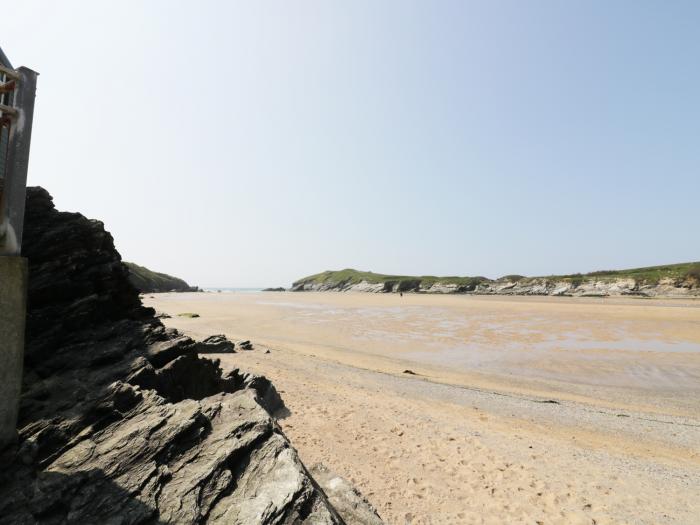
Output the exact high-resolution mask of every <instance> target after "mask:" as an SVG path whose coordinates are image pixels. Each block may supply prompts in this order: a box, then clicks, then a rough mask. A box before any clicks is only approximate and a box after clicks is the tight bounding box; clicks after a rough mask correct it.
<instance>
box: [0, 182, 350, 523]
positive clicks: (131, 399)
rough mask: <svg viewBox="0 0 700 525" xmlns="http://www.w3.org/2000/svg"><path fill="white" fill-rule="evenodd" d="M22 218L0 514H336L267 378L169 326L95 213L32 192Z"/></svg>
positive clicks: (189, 517)
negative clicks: (25, 261) (15, 358)
mask: <svg viewBox="0 0 700 525" xmlns="http://www.w3.org/2000/svg"><path fill="white" fill-rule="evenodd" d="M25 225H26V226H25V228H26V230H25V237H24V255H25V256H26V257H28V258H29V272H30V281H29V311H28V316H27V344H26V359H25V376H24V387H23V395H22V400H21V408H20V422H19V425H18V427H19V436H18V440H17V443H16V444H13V445H11V446H9V447H6V448H5V449H4V450H2V451H0V523H3V524H5V523H13V524H15V523H16V524H20V523H21V524H30V523H102V522H104V523H124V524H132V523H226V524H229V523H236V524H237V523H240V524H249V523H274V524H291V523H314V524H338V523H343V520H342V518H341V517H340V516H339V515H338V513H337V512H336V511H335V510H334V508H333V507H332V505H331V504H330V503H329V502H328V500H327V498H326V496H325V494H324V493H323V491H322V490H321V489H320V488H319V487H318V485H317V484H316V482H315V481H314V480H313V479H312V477H311V476H310V475H309V473H308V471H307V470H306V469H305V467H304V466H303V465H302V463H301V462H300V461H299V458H298V456H297V453H296V451H295V450H294V449H293V448H292V447H291V445H290V443H289V441H288V440H287V438H286V437H285V436H284V435H283V434H282V432H281V430H280V428H279V426H278V425H277V424H276V423H275V421H274V419H273V418H272V417H271V416H270V411H272V410H276V409H279V408H280V407H282V406H283V404H282V400H281V399H280V397H279V395H278V394H277V392H276V391H275V389H274V386H272V384H271V383H270V382H269V381H267V380H266V379H265V378H262V377H259V376H254V375H250V374H245V373H242V372H240V371H238V370H234V371H233V372H231V373H229V374H227V375H224V374H222V371H221V368H220V367H219V364H218V362H217V361H216V360H215V361H212V360H209V359H205V358H202V357H200V356H199V355H198V352H199V351H200V350H201V348H202V347H201V345H202V344H204V343H198V342H195V341H193V340H191V339H190V338H189V337H185V336H182V335H180V334H178V333H177V331H175V330H171V329H166V328H165V327H164V326H163V325H162V324H161V323H160V321H159V320H158V319H156V318H155V317H154V312H153V310H152V309H149V308H144V307H143V306H142V305H141V303H140V301H139V299H138V292H137V291H136V289H135V288H134V287H133V286H132V285H131V284H130V283H129V280H128V276H127V270H126V269H125V268H124V266H123V265H122V263H121V260H120V256H119V254H118V253H117V252H116V250H115V249H114V245H113V241H112V237H111V236H110V235H109V233H107V232H106V231H105V230H104V228H103V225H102V224H101V223H100V222H98V221H91V220H88V219H86V218H85V217H83V216H81V215H79V214H74V213H60V212H58V211H56V210H55V209H54V207H53V203H52V200H51V197H50V196H49V194H48V193H47V192H46V191H45V190H43V189H41V188H30V189H29V190H28V193H27V214H26V222H25ZM206 344H208V345H211V346H215V347H217V348H222V347H224V346H226V345H225V343H224V342H222V341H221V340H220V339H217V340H216V341H210V342H209V343H206ZM205 346H206V345H205Z"/></svg>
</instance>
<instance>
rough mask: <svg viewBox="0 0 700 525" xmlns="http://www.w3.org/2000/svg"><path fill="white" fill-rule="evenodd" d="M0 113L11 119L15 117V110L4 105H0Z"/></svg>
mask: <svg viewBox="0 0 700 525" xmlns="http://www.w3.org/2000/svg"><path fill="white" fill-rule="evenodd" d="M0 113H2V114H3V115H10V116H12V117H15V116H17V110H16V109H15V108H13V107H10V106H6V105H4V104H0Z"/></svg>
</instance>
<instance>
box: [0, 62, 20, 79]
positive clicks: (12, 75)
mask: <svg viewBox="0 0 700 525" xmlns="http://www.w3.org/2000/svg"><path fill="white" fill-rule="evenodd" d="M0 74H2V75H5V76H6V77H7V78H9V79H11V80H19V75H18V74H17V71H15V70H14V69H10V68H8V67H5V66H3V65H0Z"/></svg>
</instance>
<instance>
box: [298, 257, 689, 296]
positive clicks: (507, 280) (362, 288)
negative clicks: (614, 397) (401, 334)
mask: <svg viewBox="0 0 700 525" xmlns="http://www.w3.org/2000/svg"><path fill="white" fill-rule="evenodd" d="M291 291H292V292H307V291H314V292H324V291H334V292H373V293H404V292H415V293H442V294H472V295H553V296H581V297H608V296H622V295H631V296H640V297H700V263H685V264H677V265H668V266H658V267H651V268H638V269H635V270H622V271H610V272H594V273H591V274H585V275H581V274H575V275H563V276H551V277H522V276H519V275H509V276H505V277H501V278H500V279H495V280H494V279H487V278H485V277H433V276H425V277H410V276H394V275H383V274H375V273H372V272H360V271H357V270H351V269H346V270H340V271H327V272H323V273H319V274H316V275H311V276H309V277H305V278H303V279H299V280H298V281H295V282H294V283H293V284H292V287H291Z"/></svg>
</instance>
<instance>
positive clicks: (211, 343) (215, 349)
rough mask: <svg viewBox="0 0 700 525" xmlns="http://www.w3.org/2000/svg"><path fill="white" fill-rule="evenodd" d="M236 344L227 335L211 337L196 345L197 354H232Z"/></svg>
mask: <svg viewBox="0 0 700 525" xmlns="http://www.w3.org/2000/svg"><path fill="white" fill-rule="evenodd" d="M234 346H235V345H234V344H233V343H232V342H231V341H229V340H228V339H227V338H226V336H225V335H211V336H209V337H207V338H206V339H204V340H203V341H200V342H199V343H197V344H196V349H197V352H199V353H202V354H232V353H235V352H236V350H235V349H234Z"/></svg>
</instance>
